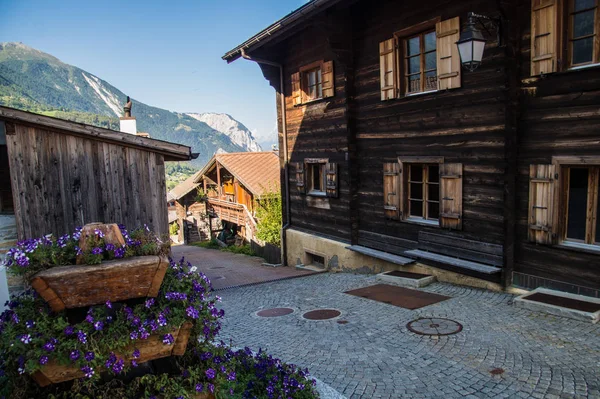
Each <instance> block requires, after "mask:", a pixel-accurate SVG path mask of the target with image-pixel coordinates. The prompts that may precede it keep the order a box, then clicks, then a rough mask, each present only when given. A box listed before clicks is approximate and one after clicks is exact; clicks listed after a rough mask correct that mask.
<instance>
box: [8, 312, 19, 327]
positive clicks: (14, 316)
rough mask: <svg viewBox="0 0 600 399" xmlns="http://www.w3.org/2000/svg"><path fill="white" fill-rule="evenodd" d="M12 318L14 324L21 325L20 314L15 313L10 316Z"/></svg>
mask: <svg viewBox="0 0 600 399" xmlns="http://www.w3.org/2000/svg"><path fill="white" fill-rule="evenodd" d="M10 318H11V319H12V321H13V323H15V324H19V321H20V320H19V315H18V314H16V313H15V312H13V313H12V314H11V315H10Z"/></svg>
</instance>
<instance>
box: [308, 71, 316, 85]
mask: <svg viewBox="0 0 600 399" xmlns="http://www.w3.org/2000/svg"><path fill="white" fill-rule="evenodd" d="M314 84H315V72H314V71H312V72H309V73H308V85H309V86H314Z"/></svg>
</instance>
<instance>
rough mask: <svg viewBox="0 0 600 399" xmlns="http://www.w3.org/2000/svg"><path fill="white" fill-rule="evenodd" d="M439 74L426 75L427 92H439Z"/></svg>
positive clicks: (434, 72)
mask: <svg viewBox="0 0 600 399" xmlns="http://www.w3.org/2000/svg"><path fill="white" fill-rule="evenodd" d="M437 88H438V86H437V72H436V71H432V72H427V73H425V90H426V91H429V90H437Z"/></svg>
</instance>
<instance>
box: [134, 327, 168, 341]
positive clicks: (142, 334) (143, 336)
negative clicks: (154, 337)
mask: <svg viewBox="0 0 600 399" xmlns="http://www.w3.org/2000/svg"><path fill="white" fill-rule="evenodd" d="M139 331H140V338H141V339H148V338H149V337H150V333H149V332H148V331H146V329H145V328H144V327H141V328H140V330H139ZM168 335H170V334H168Z"/></svg>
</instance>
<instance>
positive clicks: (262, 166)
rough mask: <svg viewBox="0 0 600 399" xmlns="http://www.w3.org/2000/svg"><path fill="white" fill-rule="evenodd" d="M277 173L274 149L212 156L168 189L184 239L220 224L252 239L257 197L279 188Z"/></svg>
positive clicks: (209, 231)
mask: <svg viewBox="0 0 600 399" xmlns="http://www.w3.org/2000/svg"><path fill="white" fill-rule="evenodd" d="M279 173H280V169H279V157H278V155H277V154H276V153H274V152H236V153H224V154H217V155H215V156H213V157H212V158H211V159H210V161H209V162H208V163H207V164H206V165H205V166H204V167H203V168H202V170H200V171H199V172H198V173H196V174H195V175H194V176H192V177H190V178H189V179H187V180H185V181H184V182H182V183H180V184H179V185H177V186H176V187H175V188H174V189H173V190H171V191H170V192H169V195H170V197H172V198H174V199H175V200H176V208H177V215H178V217H179V219H180V221H179V223H180V227H181V228H180V231H183V232H184V234H187V237H184V238H185V239H186V241H188V240H190V241H195V240H200V241H203V240H206V239H210V238H211V237H213V236H214V235H215V234H217V233H219V232H220V231H221V230H222V228H223V227H229V228H230V229H233V230H234V232H235V233H236V234H238V235H239V236H241V237H244V238H245V239H246V240H247V241H251V240H253V239H255V238H256V236H255V234H256V219H255V216H256V215H255V212H256V207H257V201H260V199H261V198H262V197H263V196H265V195H268V194H269V193H278V192H279V191H280V185H279ZM215 223H216V224H215Z"/></svg>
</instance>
